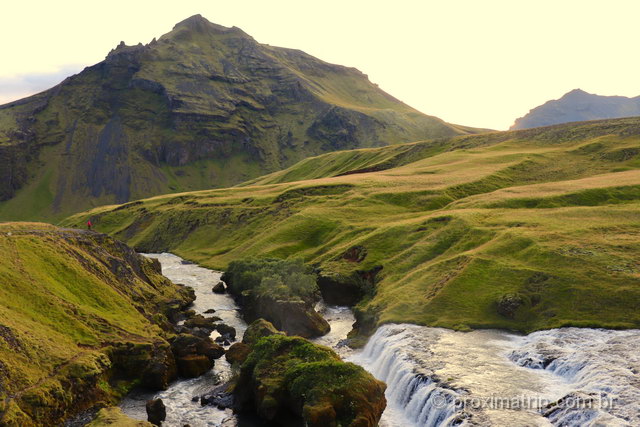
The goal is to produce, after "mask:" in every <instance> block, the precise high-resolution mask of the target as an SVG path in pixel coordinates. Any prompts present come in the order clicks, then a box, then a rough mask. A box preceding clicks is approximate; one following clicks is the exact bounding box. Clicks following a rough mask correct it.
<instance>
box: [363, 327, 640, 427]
mask: <svg viewBox="0 0 640 427" xmlns="http://www.w3.org/2000/svg"><path fill="white" fill-rule="evenodd" d="M638 348H640V331H638V330H631V331H611V330H596V329H578V328H563V329H555V330H549V331H541V332H536V333H533V334H530V335H528V336H519V335H513V334H509V333H506V332H502V331H493V330H481V331H474V332H466V333H463V332H455V331H450V330H446V329H439V328H427V327H421V326H415V325H385V326H382V327H381V328H379V329H378V330H377V332H376V333H375V334H374V335H373V336H372V337H371V339H370V340H369V342H368V344H367V346H366V347H365V349H364V351H363V352H361V353H359V354H355V355H353V356H352V357H351V360H352V361H354V362H356V363H359V364H361V365H362V366H364V367H365V368H366V369H367V370H369V371H370V372H371V373H372V374H374V375H375V376H376V377H377V378H379V379H381V380H383V381H385V382H386V383H387V386H388V388H387V400H388V406H387V410H386V411H385V413H384V415H383V420H382V421H383V422H382V424H384V425H386V426H398V427H400V426H402V427H405V426H421V427H422V426H450V425H495V426H550V425H558V426H575V427H581V426H639V425H640V377H639V375H638V373H639V371H640V351H638ZM565 396H569V398H566V399H564V403H563V404H561V405H552V406H549V407H547V405H549V404H552V403H553V402H555V401H557V400H558V399H561V398H563V397H565Z"/></svg>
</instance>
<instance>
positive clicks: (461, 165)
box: [63, 118, 640, 331]
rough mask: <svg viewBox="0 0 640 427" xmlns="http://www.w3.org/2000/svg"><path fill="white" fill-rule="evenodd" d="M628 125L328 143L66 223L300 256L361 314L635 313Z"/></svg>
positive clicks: (634, 149)
mask: <svg viewBox="0 0 640 427" xmlns="http://www.w3.org/2000/svg"><path fill="white" fill-rule="evenodd" d="M639 136H640V118H627V119H617V120H607V121H590V122H580V123H571V124H563V125H556V126H550V127H543V128H535V129H526V130H519V131H510V132H493V133H486V134H482V135H470V136H458V137H453V138H444V139H439V140H434V141H424V142H415V143H407V144H397V145H392V146H387V147H378V148H367V149H359V150H347V151H339V152H332V153H327V154H324V155H321V156H318V157H312V158H307V159H305V160H302V161H301V162H299V163H298V164H296V165H294V166H292V167H290V168H288V169H286V170H284V171H280V172H275V173H273V174H270V175H267V176H265V177H262V178H259V179H256V180H253V181H251V182H248V183H244V184H243V185H240V186H236V187H233V188H226V189H214V190H207V191H199V192H187V193H182V194H177V195H165V196H161V197H155V198H151V199H146V200H141V201H137V202H131V203H128V204H125V205H122V206H117V207H113V206H107V207H101V208H96V209H94V210H91V211H89V212H84V213H82V214H77V215H74V216H72V217H70V218H68V219H66V220H64V221H63V225H65V226H82V225H83V224H84V223H85V222H86V221H87V219H89V218H91V219H92V220H93V221H94V223H95V224H97V228H98V229H99V230H101V231H104V232H106V233H108V234H110V235H113V236H115V237H117V238H118V239H122V240H124V241H126V242H128V243H129V244H131V245H132V246H134V247H135V248H136V249H138V250H140V251H145V252H163V251H171V252H173V253H176V254H178V255H180V256H182V257H184V258H187V259H189V260H191V261H194V262H198V263H200V264H202V265H205V266H208V267H212V268H215V269H223V270H224V269H226V268H227V266H228V265H229V263H230V262H232V261H235V260H239V259H243V258H245V257H273V258H288V257H301V258H303V259H304V260H305V261H306V262H308V263H310V264H311V265H313V266H314V267H315V268H316V269H317V271H319V272H320V279H319V281H318V283H319V285H320V288H321V291H322V292H323V296H324V297H325V300H327V301H329V300H330V298H331V297H332V296H334V295H333V294H334V293H335V292H334V291H335V290H336V289H338V290H339V292H340V293H341V294H342V296H345V295H348V296H351V295H354V296H356V297H357V298H359V299H361V300H360V302H359V303H358V305H357V306H356V309H355V313H356V316H357V320H358V325H357V327H358V328H360V330H367V328H373V327H375V326H376V325H379V324H382V323H389V322H397V323H405V322H406V323H414V324H421V325H430V326H440V327H448V328H455V329H469V328H500V329H509V330H518V331H533V330H539V329H548V328H556V327H561V326H569V325H573V326H590V327H607V328H638V327H640V310H639V309H640V307H639V306H638V302H639V301H640V265H639V264H638V259H640V232H639V229H638V224H640V142H639V141H640V138H639ZM369 330H371V329H369Z"/></svg>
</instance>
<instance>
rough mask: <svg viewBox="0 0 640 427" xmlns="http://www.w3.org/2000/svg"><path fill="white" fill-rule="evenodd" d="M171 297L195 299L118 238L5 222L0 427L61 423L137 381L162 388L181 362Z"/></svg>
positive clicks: (0, 247) (0, 270)
mask: <svg viewBox="0 0 640 427" xmlns="http://www.w3.org/2000/svg"><path fill="white" fill-rule="evenodd" d="M171 300H173V301H183V302H185V303H186V302H187V301H190V300H189V298H188V294H187V293H186V292H185V291H184V290H183V288H181V287H179V286H176V285H174V284H173V283H171V282H170V281H169V280H167V279H166V278H164V277H163V276H162V275H161V274H160V266H159V265H158V264H155V263H153V262H152V261H151V260H148V259H146V258H144V257H142V256H140V255H138V254H136V253H135V252H134V251H133V250H132V249H131V248H129V247H127V246H126V245H124V244H122V243H120V242H117V241H115V240H113V239H111V238H110V237H108V236H105V235H102V234H97V233H92V232H85V231H78V230H68V229H60V228H57V227H53V226H51V225H45V224H39V223H4V224H2V225H0V425H2V426H20V427H26V426H34V425H58V423H60V422H61V421H63V420H65V419H67V418H68V417H70V416H72V415H74V414H77V413H79V412H81V411H83V410H86V409H88V408H90V407H92V406H94V405H96V404H109V403H114V402H115V399H116V398H118V397H121V396H122V395H123V393H125V392H126V391H127V390H128V389H129V388H130V387H131V385H132V384H134V383H137V384H140V383H142V384H146V385H149V386H151V385H152V384H151V383H148V384H147V383H146V382H145V381H151V382H153V383H154V384H155V382H162V381H163V375H164V374H163V369H164V368H163V367H164V366H165V365H166V366H167V370H168V369H169V365H171V364H174V365H175V362H174V361H173V356H172V354H171V350H170V348H169V344H168V342H167V341H166V338H167V334H168V332H167V329H163V326H165V325H166V324H167V323H168V321H167V318H166V317H165V316H164V315H163V313H162V307H167V306H168V302H169V301H171ZM169 333H172V332H169ZM173 370H174V371H175V366H174V368H173ZM167 372H168V371H167ZM168 379H170V378H169V377H165V378H164V381H167V380H168Z"/></svg>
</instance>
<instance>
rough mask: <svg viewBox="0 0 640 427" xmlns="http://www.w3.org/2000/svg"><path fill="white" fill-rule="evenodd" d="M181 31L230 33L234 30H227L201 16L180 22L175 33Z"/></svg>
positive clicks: (175, 27)
mask: <svg viewBox="0 0 640 427" xmlns="http://www.w3.org/2000/svg"><path fill="white" fill-rule="evenodd" d="M181 29H185V30H188V31H192V32H196V33H208V32H215V33H226V32H228V31H232V30H233V28H227V27H224V26H222V25H218V24H214V23H213V22H211V21H209V20H208V19H207V18H205V17H204V16H202V15H200V14H196V15H193V16H190V17H189V18H187V19H185V20H184V21H180V22H178V23H177V24H176V25H175V26H174V27H173V30H174V31H176V30H181Z"/></svg>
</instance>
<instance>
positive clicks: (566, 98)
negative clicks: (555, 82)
mask: <svg viewBox="0 0 640 427" xmlns="http://www.w3.org/2000/svg"><path fill="white" fill-rule="evenodd" d="M634 116H640V96H637V97H635V98H627V97H626V96H601V95H594V94H591V93H587V92H585V91H583V90H580V89H574V90H572V91H571V92H568V93H566V94H564V95H563V96H562V97H561V98H560V99H554V100H552V101H547V102H545V103H544V104H542V105H540V106H538V107H536V108H534V109H532V110H531V111H529V113H527V114H526V115H525V116H524V117H520V118H519V119H517V120H516V121H515V123H514V125H513V126H511V130H516V129H528V128H534V127H540V126H549V125H556V124H560V123H569V122H582V121H586V120H599V119H616V118H621V117H634Z"/></svg>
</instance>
